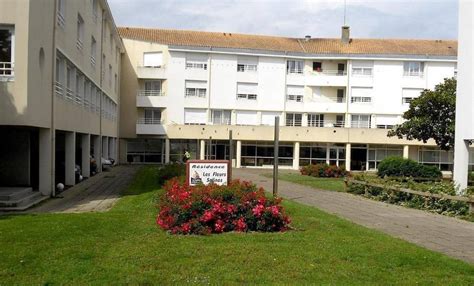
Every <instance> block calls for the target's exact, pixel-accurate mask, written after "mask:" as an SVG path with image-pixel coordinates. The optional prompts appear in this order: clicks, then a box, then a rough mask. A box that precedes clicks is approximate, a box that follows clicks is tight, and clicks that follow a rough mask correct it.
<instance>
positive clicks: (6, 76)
mask: <svg viewBox="0 0 474 286" xmlns="http://www.w3.org/2000/svg"><path fill="white" fill-rule="evenodd" d="M13 69H14V63H12V62H0V81H9V80H13V78H14V72H13Z"/></svg>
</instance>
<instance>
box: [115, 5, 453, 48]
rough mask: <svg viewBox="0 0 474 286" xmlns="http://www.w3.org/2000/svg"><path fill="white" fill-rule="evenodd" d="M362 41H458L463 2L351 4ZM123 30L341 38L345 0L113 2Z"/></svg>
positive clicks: (349, 17) (349, 9) (352, 20)
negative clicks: (458, 24) (400, 39)
mask: <svg viewBox="0 0 474 286" xmlns="http://www.w3.org/2000/svg"><path fill="white" fill-rule="evenodd" d="M346 1H347V10H346V11H347V12H346V15H347V20H346V21H347V24H348V25H350V26H351V36H352V37H356V38H418V39H456V38H457V15H458V7H457V6H458V5H457V2H458V0H411V1H408V0H346ZM108 2H109V4H110V7H111V9H112V13H113V15H114V18H115V21H116V24H117V25H118V26H134V27H154V28H171V29H188V30H202V31H217V32H234V33H250V34H264V35H281V36H290V37H304V36H305V35H311V36H312V37H339V36H340V29H341V28H340V27H341V25H342V24H343V18H344V0H312V1H310V0H108Z"/></svg>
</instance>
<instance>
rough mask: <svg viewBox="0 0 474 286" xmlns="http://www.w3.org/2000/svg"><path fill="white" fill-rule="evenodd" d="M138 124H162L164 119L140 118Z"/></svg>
mask: <svg viewBox="0 0 474 286" xmlns="http://www.w3.org/2000/svg"><path fill="white" fill-rule="evenodd" d="M137 124H150V125H160V124H163V121H162V120H161V118H138V120H137Z"/></svg>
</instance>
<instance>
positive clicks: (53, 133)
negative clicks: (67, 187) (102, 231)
mask: <svg viewBox="0 0 474 286" xmlns="http://www.w3.org/2000/svg"><path fill="white" fill-rule="evenodd" d="M53 7H54V10H53V37H52V49H53V50H52V55H51V64H52V65H51V187H52V192H51V197H53V198H54V197H56V185H55V183H56V182H55V174H54V173H55V172H54V171H55V162H56V158H55V157H56V154H55V149H56V146H55V145H56V130H55V124H54V123H55V122H54V120H55V116H54V115H55V114H54V113H55V109H54V100H55V91H54V88H55V75H56V57H57V55H56V26H57V13H58V11H57V9H58V7H57V1H54V4H53Z"/></svg>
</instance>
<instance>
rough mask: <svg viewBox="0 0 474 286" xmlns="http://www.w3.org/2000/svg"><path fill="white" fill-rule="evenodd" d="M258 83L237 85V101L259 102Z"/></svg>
mask: <svg viewBox="0 0 474 286" xmlns="http://www.w3.org/2000/svg"><path fill="white" fill-rule="evenodd" d="M257 89H258V85H257V84H256V83H241V82H238V83H237V99H247V100H257Z"/></svg>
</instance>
